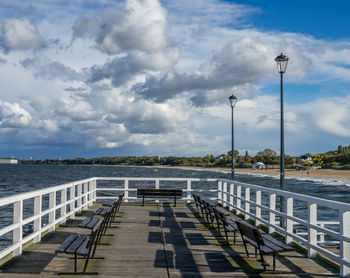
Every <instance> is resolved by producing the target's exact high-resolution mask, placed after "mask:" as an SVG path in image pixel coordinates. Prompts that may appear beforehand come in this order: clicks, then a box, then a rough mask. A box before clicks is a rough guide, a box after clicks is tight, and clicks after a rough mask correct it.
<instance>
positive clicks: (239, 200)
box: [236, 185, 242, 215]
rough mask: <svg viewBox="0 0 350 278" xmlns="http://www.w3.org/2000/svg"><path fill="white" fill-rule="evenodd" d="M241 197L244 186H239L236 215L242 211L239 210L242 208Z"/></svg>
mask: <svg viewBox="0 0 350 278" xmlns="http://www.w3.org/2000/svg"><path fill="white" fill-rule="evenodd" d="M241 197H242V186H240V185H238V186H237V202H236V203H237V210H236V215H240V214H241V213H242V212H241V211H240V210H239V209H240V208H241Z"/></svg>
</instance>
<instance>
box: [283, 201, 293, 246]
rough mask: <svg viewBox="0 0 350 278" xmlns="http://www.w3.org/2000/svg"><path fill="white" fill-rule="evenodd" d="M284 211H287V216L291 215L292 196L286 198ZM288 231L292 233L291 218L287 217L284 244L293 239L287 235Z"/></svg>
mask: <svg viewBox="0 0 350 278" xmlns="http://www.w3.org/2000/svg"><path fill="white" fill-rule="evenodd" d="M286 213H287V216H293V198H287V200H286ZM288 233H289V234H292V233H293V220H292V219H289V218H288V217H287V218H286V237H285V242H286V244H289V243H291V242H292V241H293V239H292V238H291V237H290V236H288Z"/></svg>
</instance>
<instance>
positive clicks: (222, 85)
mask: <svg viewBox="0 0 350 278" xmlns="http://www.w3.org/2000/svg"><path fill="white" fill-rule="evenodd" d="M257 61H259V62H258V63H257ZM273 69H274V57H273V52H272V51H271V49H269V47H268V46H267V45H265V44H263V43H261V42H259V41H257V40H253V39H251V38H244V39H242V40H240V41H238V42H230V43H228V44H227V45H226V46H225V47H224V48H222V49H221V50H219V51H218V52H215V53H213V54H212V55H211V56H210V57H208V59H207V61H205V62H204V63H203V64H202V65H201V66H200V67H199V69H198V71H197V72H196V73H178V72H176V71H168V72H166V73H165V74H163V75H161V76H159V77H157V76H151V77H149V78H148V79H147V80H146V82H145V83H144V84H142V85H140V86H139V87H138V88H137V90H138V91H139V93H141V94H142V95H143V96H144V97H145V98H150V99H153V100H156V101H160V102H161V101H164V100H166V99H168V98H172V97H174V96H176V95H177V94H181V93H183V92H187V91H193V90H198V91H202V90H206V91H211V92H212V93H213V94H215V92H218V91H219V90H222V89H231V88H232V87H235V86H244V85H245V84H248V83H253V84H254V83H257V82H258V81H259V80H260V79H261V78H263V77H269V76H272V74H273ZM236 90H239V89H238V88H236ZM248 95H251V94H248ZM198 98H200V97H196V96H195V97H193V98H192V99H193V100H198ZM207 99H208V100H210V98H207ZM195 103H197V104H198V103H199V102H198V101H195Z"/></svg>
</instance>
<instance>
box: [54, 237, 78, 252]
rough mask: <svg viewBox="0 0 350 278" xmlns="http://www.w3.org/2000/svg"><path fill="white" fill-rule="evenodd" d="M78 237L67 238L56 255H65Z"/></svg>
mask: <svg viewBox="0 0 350 278" xmlns="http://www.w3.org/2000/svg"><path fill="white" fill-rule="evenodd" d="M77 237H78V235H77V234H71V235H70V236H69V237H67V238H66V239H65V240H64V241H63V242H62V244H61V245H60V246H59V247H58V248H57V249H56V251H55V252H56V253H64V252H65V251H66V249H67V248H68V247H69V246H70V245H71V244H72V242H73V241H74V240H75V239H76V238H77Z"/></svg>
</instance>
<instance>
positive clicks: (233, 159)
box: [228, 95, 237, 180]
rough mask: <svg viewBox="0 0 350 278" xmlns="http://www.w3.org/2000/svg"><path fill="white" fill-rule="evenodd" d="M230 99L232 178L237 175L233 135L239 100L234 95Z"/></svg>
mask: <svg viewBox="0 0 350 278" xmlns="http://www.w3.org/2000/svg"><path fill="white" fill-rule="evenodd" d="M228 99H229V100H230V104H231V123H232V128H231V138H232V141H231V142H232V145H231V152H232V155H231V157H232V168H231V178H232V180H233V179H234V177H235V148H234V136H233V108H234V107H235V105H236V102H237V97H236V96H234V95H232V96H230V97H229V98H228Z"/></svg>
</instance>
